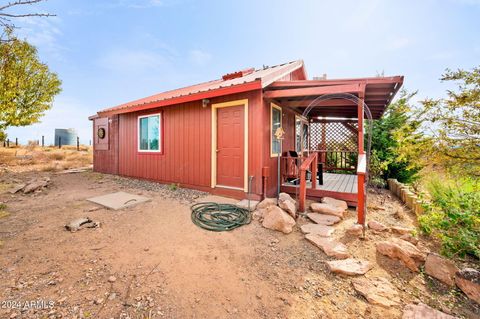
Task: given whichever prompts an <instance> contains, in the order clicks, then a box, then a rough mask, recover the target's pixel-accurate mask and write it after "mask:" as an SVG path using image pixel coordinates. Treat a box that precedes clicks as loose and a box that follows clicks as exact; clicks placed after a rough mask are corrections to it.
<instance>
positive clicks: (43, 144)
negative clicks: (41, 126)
mask: <svg viewBox="0 0 480 319" xmlns="http://www.w3.org/2000/svg"><path fill="white" fill-rule="evenodd" d="M44 146H45V136H43V135H42V147H44Z"/></svg>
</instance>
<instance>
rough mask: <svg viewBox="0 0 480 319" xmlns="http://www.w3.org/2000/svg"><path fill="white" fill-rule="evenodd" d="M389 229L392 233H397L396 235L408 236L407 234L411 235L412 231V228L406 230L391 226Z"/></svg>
mask: <svg viewBox="0 0 480 319" xmlns="http://www.w3.org/2000/svg"><path fill="white" fill-rule="evenodd" d="M390 229H391V230H392V232H394V233H397V234H401V235H403V234H408V233H411V232H412V231H413V229H412V228H406V227H401V226H392V227H390Z"/></svg>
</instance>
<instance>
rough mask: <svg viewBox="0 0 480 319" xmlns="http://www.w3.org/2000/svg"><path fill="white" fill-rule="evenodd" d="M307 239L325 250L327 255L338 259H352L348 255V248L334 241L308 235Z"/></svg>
mask: <svg viewBox="0 0 480 319" xmlns="http://www.w3.org/2000/svg"><path fill="white" fill-rule="evenodd" d="M305 239H307V240H308V241H309V242H311V243H312V244H314V245H315V246H317V247H318V248H320V249H321V250H323V252H324V253H325V255H327V256H330V257H334V258H337V259H345V258H348V257H350V254H349V253H348V250H347V246H345V245H344V244H342V243H339V242H337V241H335V240H333V239H329V238H325V237H321V236H318V235H314V234H306V235H305Z"/></svg>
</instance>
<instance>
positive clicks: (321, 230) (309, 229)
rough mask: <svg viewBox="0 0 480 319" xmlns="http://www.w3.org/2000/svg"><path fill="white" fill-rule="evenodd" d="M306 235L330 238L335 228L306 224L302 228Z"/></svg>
mask: <svg viewBox="0 0 480 319" xmlns="http://www.w3.org/2000/svg"><path fill="white" fill-rule="evenodd" d="M300 229H301V231H302V232H303V233H304V234H312V235H317V236H320V237H330V236H331V235H332V234H333V232H334V231H335V228H333V227H330V226H325V225H319V224H305V225H302V227H300Z"/></svg>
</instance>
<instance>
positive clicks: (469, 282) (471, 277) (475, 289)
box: [455, 268, 480, 304]
mask: <svg viewBox="0 0 480 319" xmlns="http://www.w3.org/2000/svg"><path fill="white" fill-rule="evenodd" d="M455 283H456V284H457V286H458V288H460V289H461V290H462V291H463V292H464V293H465V294H466V295H467V296H468V298H470V299H472V300H473V301H475V302H476V303H478V304H480V271H478V270H475V269H473V268H465V269H462V270H461V271H458V272H457V273H456V274H455Z"/></svg>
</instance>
